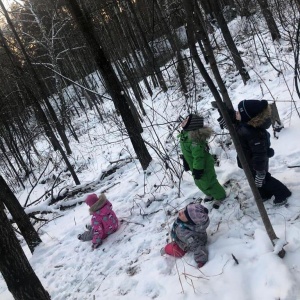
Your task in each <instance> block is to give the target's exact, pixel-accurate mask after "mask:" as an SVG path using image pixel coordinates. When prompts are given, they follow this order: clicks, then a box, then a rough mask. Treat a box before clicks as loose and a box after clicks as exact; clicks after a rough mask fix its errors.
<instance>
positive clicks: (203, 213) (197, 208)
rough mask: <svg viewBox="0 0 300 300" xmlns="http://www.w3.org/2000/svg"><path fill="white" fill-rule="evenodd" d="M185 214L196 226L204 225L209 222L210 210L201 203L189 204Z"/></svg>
mask: <svg viewBox="0 0 300 300" xmlns="http://www.w3.org/2000/svg"><path fill="white" fill-rule="evenodd" d="M184 213H185V216H186V218H187V219H188V221H189V222H190V223H192V224H194V225H196V224H204V223H206V222H207V220H208V210H207V208H206V207H204V206H203V205H201V204H200V203H192V204H188V205H187V206H186V208H185V210H184Z"/></svg>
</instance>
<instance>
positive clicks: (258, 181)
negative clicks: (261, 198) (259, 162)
mask: <svg viewBox="0 0 300 300" xmlns="http://www.w3.org/2000/svg"><path fill="white" fill-rule="evenodd" d="M265 177H266V171H256V175H255V185H256V186H257V187H258V188H260V187H262V185H263V183H264V180H265Z"/></svg>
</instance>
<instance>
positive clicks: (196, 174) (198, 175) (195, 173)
mask: <svg viewBox="0 0 300 300" xmlns="http://www.w3.org/2000/svg"><path fill="white" fill-rule="evenodd" d="M203 173H204V170H197V169H193V176H194V178H195V179H196V180H199V179H201V177H202V176H203Z"/></svg>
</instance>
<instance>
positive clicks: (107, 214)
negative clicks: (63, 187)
mask: <svg viewBox="0 0 300 300" xmlns="http://www.w3.org/2000/svg"><path fill="white" fill-rule="evenodd" d="M85 203H86V204H87V205H88V206H89V207H90V209H89V211H90V215H92V220H91V226H87V229H88V231H85V232H84V233H83V234H79V235H78V236H77V237H78V239H79V240H81V241H90V240H92V249H93V250H94V249H96V248H98V247H99V246H100V245H101V244H102V241H103V240H104V239H105V238H107V236H108V235H110V234H112V233H114V232H115V231H117V229H118V226H119V223H118V218H117V216H116V214H115V212H114V211H113V210H112V204H111V203H110V202H109V201H108V200H107V198H106V196H105V194H101V195H100V196H99V197H98V196H97V195H96V194H90V195H88V196H87V198H86V200H85Z"/></svg>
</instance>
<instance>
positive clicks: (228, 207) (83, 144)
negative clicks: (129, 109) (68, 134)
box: [0, 20, 300, 300]
mask: <svg viewBox="0 0 300 300" xmlns="http://www.w3.org/2000/svg"><path fill="white" fill-rule="evenodd" d="M239 22H240V20H236V21H234V22H232V24H231V26H232V30H233V31H234V30H236V31H237V30H238V28H241V24H240V23H239ZM219 38H220V36H219ZM268 39H269V36H268V34H267V33H266V35H265V41H266V42H267V43H268ZM220 40H221V39H220ZM242 45H243V46H240V47H241V48H239V49H240V50H241V51H243V52H244V56H245V62H246V63H247V67H248V68H249V73H250V76H251V80H250V82H249V83H248V84H247V85H244V84H243V83H242V81H241V80H240V77H239V76H238V75H236V76H233V74H232V73H229V70H226V69H225V68H224V69H222V72H223V74H222V76H223V77H224V78H225V79H226V86H227V87H228V92H229V94H230V97H231V99H232V101H233V104H234V106H235V107H236V106H237V104H238V102H239V101H240V100H243V99H266V100H274V99H276V101H277V106H278V109H279V113H280V116H281V120H282V121H283V124H284V129H283V130H282V131H281V132H280V133H278V134H277V136H278V138H274V137H272V138H271V142H272V147H273V148H274V149H275V156H274V157H273V158H271V160H270V172H271V173H272V175H273V176H274V177H276V178H277V179H279V180H281V181H282V182H284V183H285V184H286V185H287V186H288V187H289V188H290V189H291V191H292V193H293V194H292V196H291V197H290V198H289V200H288V203H287V205H285V206H283V207H273V205H272V200H269V201H267V202H265V204H264V205H265V207H266V210H267V213H268V215H269V217H270V220H271V223H272V225H273V226H274V230H275V232H276V235H277V236H278V238H279V239H280V241H281V242H282V241H283V242H285V243H286V246H285V247H284V248H285V250H286V255H285V257H284V258H283V259H281V258H279V257H278V256H277V255H276V254H275V253H274V249H273V246H272V244H271V242H270V240H269V238H268V235H267V233H266V230H265V228H264V226H263V223H262V220H261V218H260V215H259V212H258V210H257V207H256V205H255V201H254V199H253V197H252V194H251V191H250V188H249V185H248V183H247V180H246V178H245V175H244V173H243V171H241V170H240V169H239V168H238V167H237V165H236V160H235V157H236V152H235V149H234V148H233V146H232V145H231V146H230V147H229V148H228V147H224V148H222V147H220V141H222V140H223V141H224V140H225V139H226V138H228V134H227V132H226V131H224V132H222V131H221V130H220V129H219V126H218V123H217V121H216V119H217V117H218V113H217V111H216V110H213V109H212V108H211V105H210V102H211V101H213V98H212V96H211V94H210V92H209V90H208V89H207V87H206V85H205V84H204V85H202V84H201V83H202V82H203V79H202V78H201V76H199V74H198V73H197V90H196V91H195V90H193V92H192V93H191V96H190V97H189V99H188V100H187V101H186V100H185V99H184V97H183V96H182V95H181V94H180V92H179V89H178V79H176V78H171V80H170V83H169V85H171V84H172V86H173V87H172V88H170V89H169V91H168V93H167V94H163V93H162V92H161V91H159V90H156V91H155V95H154V96H153V97H152V98H150V97H149V98H147V99H145V101H144V105H145V109H146V111H147V116H146V117H145V122H144V123H143V126H144V127H145V131H144V133H143V137H144V139H145V140H147V141H148V142H149V143H151V144H152V145H153V146H154V147H155V151H154V149H153V148H150V147H148V149H149V151H150V153H151V155H152V157H153V161H152V162H151V164H150V166H149V168H148V170H147V171H146V172H144V171H143V170H142V169H141V166H140V164H139V162H138V161H137V160H133V161H132V160H131V159H130V157H131V156H130V153H129V151H130V152H131V154H133V152H132V148H131V145H130V142H129V140H128V139H126V137H123V138H124V140H123V141H122V140H121V139H120V131H118V130H117V127H115V126H114V125H113V124H111V123H110V122H109V121H107V122H106V123H101V122H100V121H99V120H98V118H97V112H96V110H95V111H93V110H90V111H88V116H89V120H88V121H87V119H86V116H85V115H83V116H82V117H81V119H78V120H77V121H76V122H77V123H78V126H79V127H80V131H81V136H80V143H77V142H75V141H73V142H72V143H71V146H72V149H73V151H74V153H73V154H72V159H73V161H74V162H76V165H77V166H78V168H79V166H80V167H81V171H80V173H78V176H79V178H80V180H81V183H82V184H85V183H89V182H92V181H97V180H98V179H99V178H100V177H101V175H102V174H103V173H104V172H105V171H106V170H107V169H108V168H109V167H111V166H113V165H115V164H117V163H111V162H114V161H119V160H123V162H124V161H126V160H125V159H128V163H124V164H123V165H122V166H121V167H120V168H119V169H118V170H117V171H116V172H115V173H114V174H113V175H111V176H109V177H107V178H104V179H103V180H102V181H100V183H98V184H96V185H95V188H94V190H93V192H95V193H100V192H102V191H105V192H106V195H107V197H108V199H109V200H110V201H111V202H112V204H113V207H114V210H115V212H116V214H117V216H118V217H119V219H120V228H119V230H118V231H117V232H116V233H114V234H113V235H111V236H110V237H109V238H108V239H107V240H105V242H104V243H103V244H102V246H101V247H100V248H98V249H97V250H95V251H92V250H91V243H90V242H85V243H83V242H80V241H79V240H77V234H78V233H81V232H82V231H84V229H85V224H88V223H89V222H90V216H89V214H88V207H87V206H86V205H85V204H84V203H83V204H81V205H77V206H76V207H75V208H72V209H70V210H67V211H59V210H58V209H56V211H55V209H53V210H54V211H55V212H54V214H53V215H52V217H56V218H55V219H54V220H53V221H51V222H49V223H47V224H46V225H44V226H42V227H41V228H40V229H39V233H40V236H41V239H42V240H43V243H42V244H41V245H39V246H38V247H37V249H36V250H35V252H34V254H33V255H31V254H30V252H29V250H28V248H27V247H26V246H25V244H24V243H23V248H24V251H25V253H26V254H27V256H28V259H29V261H30V263H31V265H32V267H33V269H34V270H35V272H36V274H37V275H38V277H39V278H40V280H41V282H42V284H43V286H44V287H45V289H46V290H47V291H48V292H49V293H50V295H51V297H52V299H53V300H76V299H78V300H79V299H80V300H84V299H86V300H88V299H91V300H92V299H105V298H106V299H131V300H132V299H176V300H177V299H178V300H180V299H189V300H193V299H203V300H215V299H218V300H227V299H230V300H257V299H263V300H275V299H278V300H279V299H280V300H297V299H300V296H299V295H300V290H299V286H300V251H299V250H300V202H299V198H300V185H299V175H300V167H296V168H289V167H290V166H300V139H299V137H300V135H299V128H300V118H299V115H298V113H297V110H296V109H295V107H297V108H298V110H299V109H300V104H299V99H298V96H297V95H296V93H295V89H294V83H293V79H294V78H293V77H294V74H293V70H292V69H291V68H290V67H287V65H285V64H284V63H283V62H282V60H276V59H274V61H273V64H274V65H275V66H276V67H277V68H278V69H280V70H282V72H283V73H282V74H281V75H280V76H278V74H277V72H276V71H275V70H274V69H273V68H272V66H270V65H269V64H268V63H267V61H266V60H263V59H260V61H259V59H257V58H256V57H255V56H254V54H255V53H256V52H255V49H254V45H253V42H252V41H251V39H249V41H248V42H246V43H243V44H242ZM272 45H273V44H272V43H271V42H269V47H270V51H272V53H273V54H272V55H273V57H274V58H275V57H279V56H280V57H281V58H284V60H287V61H289V62H290V63H291V64H293V55H292V52H288V47H287V46H288V45H285V43H284V42H281V44H276V45H275V47H273V46H272ZM256 46H257V44H256ZM258 51H261V49H260V48H259V49H258ZM278 53H279V54H280V55H279V54H278ZM187 55H189V52H188V51H187ZM223 58H224V57H222V56H219V57H218V59H219V60H222V59H223ZM224 66H225V67H226V64H224ZM169 75H170V69H169V70H168V74H166V78H168V80H169V79H170V78H169V77H168V76H169ZM199 99H201V101H199ZM291 100H295V103H292V102H291ZM197 101H198V102H197ZM270 103H271V102H270ZM188 107H189V109H190V110H193V111H195V110H197V111H198V112H199V113H202V114H204V116H205V117H206V124H207V125H209V126H211V127H213V129H214V130H215V131H216V133H217V134H219V135H216V136H215V138H214V139H212V140H211V142H210V147H211V151H212V152H213V153H216V154H218V156H219V160H220V165H219V166H218V167H216V172H217V175H218V179H219V181H220V182H221V183H225V182H226V181H228V180H229V179H231V182H232V184H231V185H229V186H228V187H227V188H226V189H227V194H228V197H227V199H226V200H225V201H224V204H223V206H221V207H220V209H219V210H214V209H211V207H210V206H209V204H208V205H207V207H208V208H209V210H210V213H209V216H210V220H211V223H210V225H209V227H208V244H207V247H208V250H209V261H208V263H207V264H206V265H205V266H204V267H203V268H201V269H198V268H197V267H196V263H195V262H194V260H193V255H192V253H188V254H186V255H185V256H184V257H183V258H182V259H175V258H172V257H162V256H161V255H160V249H161V248H162V247H163V246H164V245H165V244H166V241H167V239H168V237H169V235H168V233H169V231H170V227H171V225H172V223H173V221H174V219H175V218H176V214H177V211H178V210H179V209H180V208H182V207H184V206H185V205H187V204H188V203H190V202H191V201H193V200H194V199H195V198H197V197H200V196H203V194H202V193H201V192H200V191H199V190H198V189H197V187H196V186H195V184H194V183H193V180H192V176H191V173H190V172H185V173H184V174H183V178H182V181H181V183H180V185H179V179H178V177H176V176H175V174H174V173H172V172H171V171H170V169H168V170H166V166H165V164H164V163H163V162H162V161H161V158H159V157H158V155H157V150H159V151H161V152H162V153H163V154H164V157H170V158H171V160H170V161H168V163H169V165H170V168H171V169H176V170H177V171H179V170H180V165H179V163H180V161H179V159H178V156H177V150H178V141H177V139H176V135H177V133H178V131H177V130H176V129H175V128H176V126H177V125H178V122H176V120H177V119H178V116H179V115H182V116H185V115H186V114H187V113H188ZM104 109H105V110H106V112H107V113H109V112H111V111H112V110H113V107H112V104H111V103H110V102H107V103H105V105H104ZM150 125H151V126H150ZM222 133H223V135H222ZM270 133H271V135H272V136H273V133H272V132H271V131H270ZM133 156H134V154H133ZM57 173H58V172H57ZM65 180H66V181H65V182H64V183H63V184H62V186H63V185H64V184H70V185H73V182H72V179H71V178H69V179H68V178H65ZM47 188H49V185H48V186H47V185H42V184H39V185H38V186H37V187H36V188H35V190H34V192H33V193H32V194H31V196H30V201H34V200H35V199H37V198H38V197H39V196H40V195H42V194H43V192H44V191H45V189H47ZM59 188H61V187H58V188H57V190H56V192H58V190H59ZM29 190H30V187H29V186H28V188H27V189H26V190H25V191H21V192H20V193H19V194H18V195H17V196H18V198H19V199H20V201H21V202H24V201H25V199H26V197H27V194H28V192H29ZM85 197H86V194H83V195H80V196H76V197H74V199H73V200H74V202H80V201H83V200H84V199H85ZM62 203H63V201H62ZM44 205H45V204H43V203H41V204H38V205H37V206H36V207H35V208H36V209H39V208H42V207H43V206H44ZM233 256H234V257H235V258H236V260H237V262H238V263H237V262H236V260H235V259H234V257H233ZM0 299H1V300H11V299H13V298H12V296H11V294H10V293H9V292H8V291H7V287H6V284H5V282H4V280H3V278H0Z"/></svg>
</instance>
